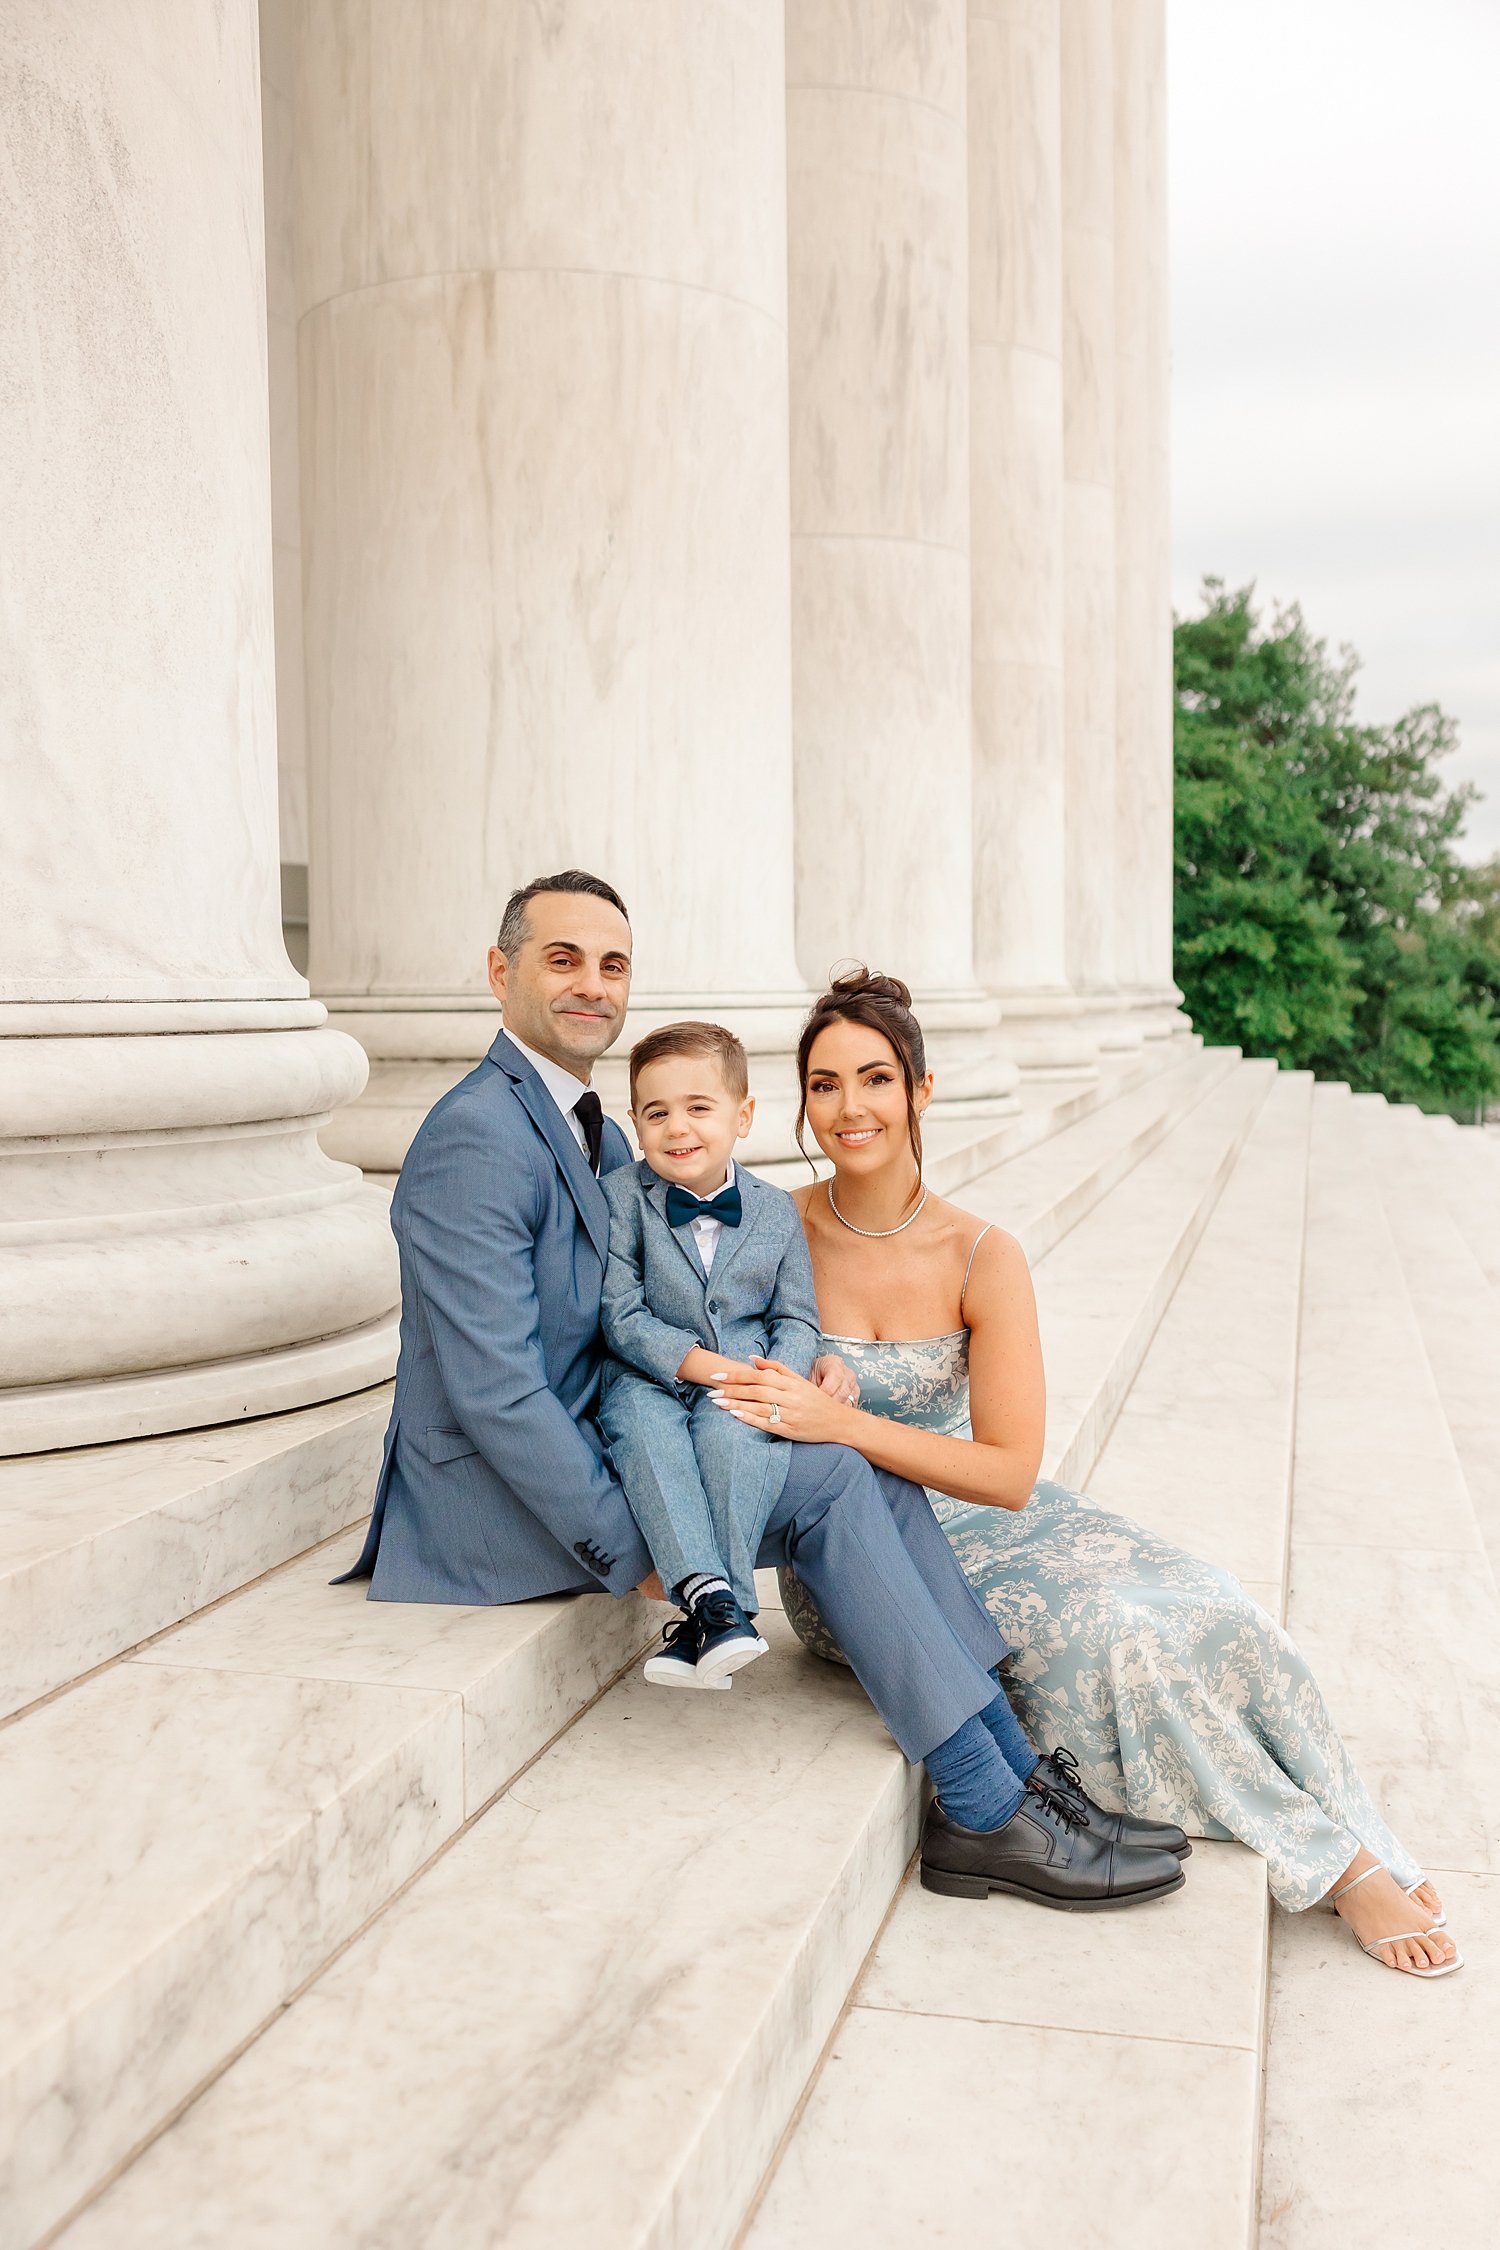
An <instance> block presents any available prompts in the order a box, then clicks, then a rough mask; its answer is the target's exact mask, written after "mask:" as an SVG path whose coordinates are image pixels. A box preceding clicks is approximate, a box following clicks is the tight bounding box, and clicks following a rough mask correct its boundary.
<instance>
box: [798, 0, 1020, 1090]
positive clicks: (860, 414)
mask: <svg viewBox="0 0 1500 2250" xmlns="http://www.w3.org/2000/svg"><path fill="white" fill-rule="evenodd" d="M787 42H788V44H787V178H788V246H789V247H788V269H789V272H788V307H789V344H790V359H791V461H792V691H793V726H794V736H795V743H796V774H797V940H798V957H799V959H800V961H801V965H802V969H803V972H804V974H805V975H806V977H807V978H808V980H809V982H811V983H814V984H821V983H822V981H823V980H824V979H825V978H826V976H827V974H828V971H829V969H830V968H831V967H832V966H833V965H834V963H836V962H838V961H839V960H841V959H843V960H846V959H848V958H849V957H850V956H857V957H859V958H861V959H863V960H866V961H868V962H870V963H871V965H872V966H875V967H879V968H882V969H887V970H892V971H894V972H896V973H897V974H899V975H901V976H903V977H904V978H905V979H906V981H907V982H908V983H909V984H910V985H911V987H912V989H913V992H914V994H915V995H916V1004H917V1009H918V1013H919V1014H920V1016H921V1018H922V1021H923V1024H924V1027H925V1028H926V1030H927V1031H928V1034H929V1038H930V1042H931V1045H932V1048H933V1059H934V1063H935V1065H936V1067H937V1069H938V1073H939V1078H938V1095H939V1099H944V1098H947V1099H950V1100H951V1099H957V1100H963V1101H973V1102H981V1103H994V1104H997V1105H998V1104H1003V1103H1005V1102H1008V1101H1009V1100H1010V1099H1011V1098H1012V1095H1011V1089H1012V1087H1013V1085H1014V1082H1015V1076H1016V1072H1015V1066H1014V1064H1013V1063H1011V1062H1009V1061H1008V1060H1007V1059H1005V1058H1003V1057H1002V1055H1001V1053H1000V1047H999V1038H998V1031H997V1026H998V1022H999V1009H998V1006H997V1005H996V1003H995V1001H994V999H993V997H992V996H991V995H989V994H987V993H986V992H985V991H984V990H983V988H982V986H981V985H980V984H979V981H978V979H977V977H976V975H975V971H974V953H973V891H972V883H973V869H972V851H973V806H972V776H971V747H970V676H969V675H970V631H969V441H968V421H969V352H968V240H967V193H966V174H967V163H968V155H967V128H966V121H965V95H964V88H965V75H966V70H965V48H966V24H965V0H928V4H924V5H920V6H917V5H911V4H907V0H806V4H804V5H801V6H798V7H795V8H792V9H790V10H789V11H788V13H787Z"/></svg>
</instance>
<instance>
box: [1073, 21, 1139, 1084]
mask: <svg viewBox="0 0 1500 2250" xmlns="http://www.w3.org/2000/svg"><path fill="white" fill-rule="evenodd" d="M1113 14H1114V10H1113V7H1112V0H1066V5H1065V6H1064V7H1063V9H1062V47H1061V55H1062V233H1063V742H1064V758H1063V764H1064V773H1065V777H1066V787H1067V835H1068V849H1067V884H1066V910H1067V963H1068V974H1069V979H1070V981H1071V983H1072V985H1073V987H1074V990H1075V991H1076V992H1078V993H1079V995H1080V996H1081V997H1082V998H1083V1000H1084V1003H1085V1006H1086V1008H1087V1010H1088V1017H1089V1022H1090V1026H1091V1028H1092V1030H1093V1032H1094V1035H1095V1037H1096V1038H1097V1039H1098V1041H1099V1044H1100V1046H1101V1047H1102V1048H1106V1049H1109V1048H1118V1047H1132V1046H1138V1045H1139V1044H1140V1031H1139V1028H1138V1026H1136V1025H1134V1024H1132V1023H1131V1022H1130V1020H1129V1012H1128V1010H1122V1008H1121V1006H1120V995H1119V977H1118V970H1117V965H1116V950H1115V932H1116V898H1117V894H1118V872H1117V865H1116V862H1117V856H1118V848H1119V838H1118V821H1117V810H1116V805H1117V793H1116V786H1115V727H1116V703H1115V696H1116V690H1115V674H1116V646H1117V636H1118V629H1119V628H1118V618H1117V602H1116V555H1115V415H1116V401H1115V394H1116V374H1115V155H1114V147H1115V114H1114V109H1115V105H1114V32H1113V20H1112V19H1113Z"/></svg>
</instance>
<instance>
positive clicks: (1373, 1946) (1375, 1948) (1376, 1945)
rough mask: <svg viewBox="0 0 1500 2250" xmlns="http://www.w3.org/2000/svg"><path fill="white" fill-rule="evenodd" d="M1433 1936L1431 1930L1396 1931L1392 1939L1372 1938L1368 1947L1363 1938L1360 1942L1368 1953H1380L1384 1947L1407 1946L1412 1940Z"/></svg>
mask: <svg viewBox="0 0 1500 2250" xmlns="http://www.w3.org/2000/svg"><path fill="white" fill-rule="evenodd" d="M1431 1936H1432V1932H1431V1930H1396V1931H1394V1932H1393V1933H1392V1935H1391V1936H1390V1937H1378V1938H1371V1940H1370V1942H1369V1944H1368V1945H1365V1941H1364V1939H1363V1938H1361V1939H1360V1941H1359V1942H1360V1944H1361V1945H1364V1947H1365V1951H1366V1953H1378V1952H1379V1951H1380V1948H1381V1947H1382V1946H1383V1945H1405V1944H1406V1943H1407V1941H1408V1940H1409V1939H1411V1938H1419V1937H1431Z"/></svg>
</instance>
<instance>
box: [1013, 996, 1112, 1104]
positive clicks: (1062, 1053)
mask: <svg viewBox="0 0 1500 2250" xmlns="http://www.w3.org/2000/svg"><path fill="white" fill-rule="evenodd" d="M996 997H997V998H998V1000H999V1002H1000V1007H1001V1010H1002V1015H1003V1023H1004V1032H1003V1036H1004V1041H1005V1049H1006V1052H1007V1053H1008V1054H1009V1055H1010V1056H1012V1057H1013V1059H1014V1061H1015V1063H1016V1065H1017V1067H1018V1068H1019V1070H1020V1072H1021V1076H1022V1077H1023V1078H1024V1079H1026V1080H1027V1081H1028V1082H1029V1081H1031V1080H1046V1081H1051V1080H1054V1079H1056V1080H1060V1081H1063V1082H1072V1083H1074V1084H1078V1085H1089V1084H1091V1083H1092V1082H1093V1081H1094V1080H1095V1079H1096V1078H1097V1077H1098V1075H1099V1050H1098V1047H1097V1044H1096V1042H1095V1040H1094V1038H1093V1036H1092V1033H1091V1031H1090V1029H1089V1027H1088V1024H1087V1022H1086V1020H1085V1014H1084V1005H1083V1002H1082V1001H1081V1000H1080V999H1079V998H1078V997H1077V995H1076V994H1075V993H1072V992H1070V991H1068V990H1067V989H1066V987H1058V988H1057V989H1055V990H1052V991H1040V992H1038V991H1035V990H1031V991H1026V992H1007V991H1005V990H1003V989H1002V990H1001V991H1000V992H999V993H998V994H997V995H996Z"/></svg>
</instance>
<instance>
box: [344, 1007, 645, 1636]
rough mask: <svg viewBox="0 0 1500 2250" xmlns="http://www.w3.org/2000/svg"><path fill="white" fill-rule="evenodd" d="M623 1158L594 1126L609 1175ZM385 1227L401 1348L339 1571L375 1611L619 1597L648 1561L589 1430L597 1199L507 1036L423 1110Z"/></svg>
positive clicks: (596, 1369)
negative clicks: (378, 1461) (361, 1512)
mask: <svg viewBox="0 0 1500 2250" xmlns="http://www.w3.org/2000/svg"><path fill="white" fill-rule="evenodd" d="M629 1161H630V1151H629V1148H628V1147H627V1145H626V1141H625V1136H624V1134H623V1133H622V1132H621V1131H620V1129H619V1127H618V1126H617V1125H615V1124H613V1123H612V1122H611V1121H610V1119H608V1118H606V1119H605V1121H604V1151H603V1155H602V1158H601V1160H600V1170H601V1172H602V1171H610V1170H613V1169H614V1167H615V1166H616V1165H620V1164H627V1163H629ZM391 1225H392V1228H393V1229H394V1231H395V1236H396V1242H397V1245H398V1247H399V1249H400V1252H401V1355H400V1359H399V1362H398V1364H397V1368H396V1397H395V1402H394V1404H393V1406H392V1408H391V1420H390V1427H389V1429H388V1430H387V1431H386V1438H385V1459H384V1461H383V1463H382V1466H381V1471H380V1481H379V1484H378V1485H377V1487H376V1493H375V1514H374V1518H373V1520H372V1522H371V1524H370V1530H369V1536H368V1537H367V1538H366V1540H365V1545H364V1552H363V1554H362V1555H361V1556H360V1558H359V1561H358V1562H357V1563H356V1565H355V1567H354V1569H353V1570H352V1571H351V1572H350V1573H349V1575H350V1577H353V1578H368V1579H369V1580H370V1597H371V1599H372V1600H373V1601H385V1602H516V1601H525V1600H527V1599H528V1598H529V1597H531V1596H533V1595H536V1594H556V1593H562V1592H564V1591H566V1590H567V1589H569V1588H571V1587H581V1586H591V1587H594V1588H600V1587H602V1588H604V1589H606V1590H607V1591H608V1592H610V1593H612V1594H625V1593H628V1592H629V1590H630V1589H631V1587H632V1586H636V1585H639V1583H640V1581H641V1580H642V1579H643V1578H644V1577H645V1576H646V1575H647V1573H648V1571H649V1570H650V1569H651V1557H650V1554H649V1552H648V1550H647V1547H646V1544H645V1541H644V1540H643V1539H642V1537H641V1535H640V1532H639V1531H638V1530H637V1528H636V1526H635V1523H634V1521H633V1519H632V1517H631V1515H630V1511H629V1509H628V1508H627V1507H626V1505H625V1495H624V1493H623V1492H622V1491H621V1490H620V1487H619V1485H618V1483H617V1482H616V1480H615V1478H614V1476H613V1474H612V1473H611V1470H610V1467H609V1464H608V1461H607V1460H606V1458H605V1452H604V1445H603V1441H602V1439H601V1438H600V1436H599V1433H598V1430H597V1429H596V1427H595V1423H594V1408H595V1405H596V1403H597V1400H598V1394H599V1384H600V1377H601V1373H602V1369H603V1364H604V1347H603V1342H602V1339H601V1336H600V1331H599V1300H600V1293H601V1289H602V1286H603V1280H604V1267H605V1260H606V1258H607V1256H608V1252H609V1210H608V1207H607V1205H606V1203H605V1200H604V1193H603V1190H602V1189H601V1188H600V1186H599V1182H598V1181H597V1180H596V1179H595V1178H594V1175H593V1173H592V1172H591V1171H590V1170H589V1166H588V1159H587V1158H586V1157H585V1155H584V1153H583V1151H582V1149H581V1148H580V1147H579V1146H578V1143H577V1141H576V1140H575V1139H574V1137H573V1133H572V1130H571V1128H570V1126H569V1125H568V1122H567V1120H566V1119H565V1118H564V1116H563V1114H562V1112H561V1110H559V1108H558V1106H557V1104H556V1103H555V1102H554V1101H553V1099H552V1097H551V1095H550V1094H549V1093H548V1092H547V1089H546V1088H545V1086H544V1085H543V1084H542V1082H541V1079H540V1078H539V1077H538V1076H537V1074H536V1072H535V1071H534V1070H533V1069H532V1067H531V1065H530V1063H529V1062H527V1060H526V1058H525V1056H524V1055H522V1054H521V1052H520V1050H519V1049H518V1048H517V1047H516V1046H514V1045H513V1044H512V1042H511V1041H510V1040H509V1039H507V1038H506V1036H505V1034H504V1032H501V1033H500V1035H499V1037H498V1038H497V1039H496V1041H495V1044H494V1045H493V1047H491V1049H490V1051H489V1054H488V1055H487V1056H486V1057H485V1060H484V1061H483V1062H482V1063H481V1064H480V1065H479V1067H478V1069H477V1070H473V1071H471V1072H470V1073H469V1076H468V1077H467V1078H465V1079H464V1080H463V1081H462V1082H461V1083H460V1084H459V1085H457V1086H455V1087H454V1088H453V1090H452V1092H451V1093H448V1094H445V1095H444V1096H443V1099H442V1100H441V1101H440V1102H439V1103H438V1104H437V1106H436V1108H435V1109H434V1110H432V1112H431V1113H430V1115H429V1116H428V1117H426V1118H425V1119H424V1120H423V1123H422V1127H421V1130H420V1131H419V1132H418V1134H417V1137H416V1139H415V1140H414V1141H413V1142H412V1145H411V1149H410V1152H409V1154H408V1156H407V1159H406V1162H405V1164H404V1165H403V1166H402V1169H401V1177H400V1180H399V1181H398V1182H397V1186H396V1194H395V1199H394V1201H393V1202H392V1205H391Z"/></svg>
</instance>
